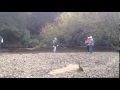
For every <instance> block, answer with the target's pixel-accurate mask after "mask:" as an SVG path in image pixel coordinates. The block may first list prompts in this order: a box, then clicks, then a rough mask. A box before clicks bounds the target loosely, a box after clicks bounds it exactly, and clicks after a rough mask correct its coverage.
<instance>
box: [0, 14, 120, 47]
mask: <svg viewBox="0 0 120 90" xmlns="http://www.w3.org/2000/svg"><path fill="white" fill-rule="evenodd" d="M119 30H120V13H119V12H0V35H1V36H2V37H3V38H4V44H3V47H8V48H9V47H16V48H19V47H29V48H31V47H36V46H38V47H40V46H51V40H52V39H53V37H58V41H59V44H60V46H64V47H80V46H84V45H85V44H84V42H85V39H86V38H87V37H88V36H93V38H94V40H95V46H104V47H113V48H116V47H118V46H119Z"/></svg>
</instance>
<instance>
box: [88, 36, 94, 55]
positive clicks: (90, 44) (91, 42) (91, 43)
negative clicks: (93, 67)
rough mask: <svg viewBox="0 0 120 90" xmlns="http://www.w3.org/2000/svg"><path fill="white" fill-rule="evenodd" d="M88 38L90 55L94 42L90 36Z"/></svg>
mask: <svg viewBox="0 0 120 90" xmlns="http://www.w3.org/2000/svg"><path fill="white" fill-rule="evenodd" d="M89 38H90V40H89V44H88V45H89V52H90V53H92V52H93V46H94V40H93V37H92V36H90V37H89Z"/></svg>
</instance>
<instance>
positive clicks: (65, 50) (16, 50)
mask: <svg viewBox="0 0 120 90" xmlns="http://www.w3.org/2000/svg"><path fill="white" fill-rule="evenodd" d="M52 51H53V48H51V47H47V48H38V49H34V48H4V49H2V50H1V51H0V52H9V53H50V52H52ZM116 51H117V50H114V49H111V48H93V52H116ZM71 52H76V53H78V52H87V49H86V47H80V48H79V49H78V48H77V49H76V48H64V47H59V48H57V53H71Z"/></svg>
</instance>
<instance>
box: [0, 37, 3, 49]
mask: <svg viewBox="0 0 120 90" xmlns="http://www.w3.org/2000/svg"><path fill="white" fill-rule="evenodd" d="M2 43H3V38H2V37H1V36H0V49H1V44H2Z"/></svg>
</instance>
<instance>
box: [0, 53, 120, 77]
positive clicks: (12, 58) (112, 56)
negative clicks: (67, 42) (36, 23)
mask: <svg viewBox="0 0 120 90" xmlns="http://www.w3.org/2000/svg"><path fill="white" fill-rule="evenodd" d="M78 62H80V65H81V67H82V68H83V72H77V71H68V72H65V73H60V74H56V75H50V74H49V72H50V71H52V70H56V69H60V68H63V67H66V66H68V65H69V64H78ZM114 76H119V53H117V52H94V53H93V54H88V53H86V52H79V53H22V54H21V53H0V78H109V77H114Z"/></svg>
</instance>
